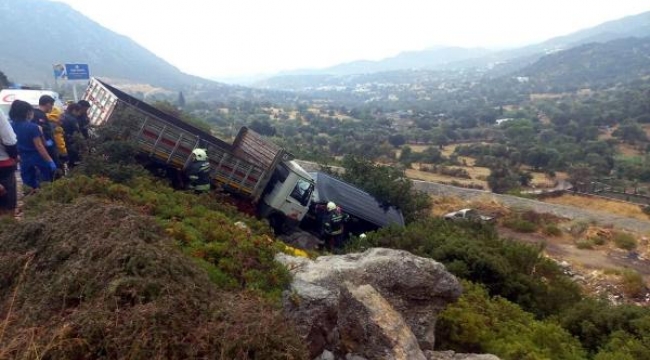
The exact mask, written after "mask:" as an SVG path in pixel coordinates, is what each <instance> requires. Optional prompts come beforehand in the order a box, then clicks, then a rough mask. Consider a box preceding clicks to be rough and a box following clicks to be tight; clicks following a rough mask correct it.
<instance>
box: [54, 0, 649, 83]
mask: <svg viewBox="0 0 650 360" xmlns="http://www.w3.org/2000/svg"><path fill="white" fill-rule="evenodd" d="M57 1H61V2H65V3H67V4H69V5H71V6H72V7H73V8H74V9H76V10H78V11H79V12H81V13H83V14H84V15H86V16H88V17H89V18H91V19H93V20H95V21H97V22H98V23H100V24H101V25H103V26H105V27H107V28H109V29H111V30H113V31H115V32H117V33H120V34H123V35H126V36H128V37H130V38H132V39H133V40H135V41H136V42H138V43H139V44H140V45H142V46H144V47H146V48H147V49H149V50H151V51H152V52H154V53H155V54H156V55H158V56H160V57H162V58H163V59H165V60H167V61H169V62H170V63H172V64H173V65H175V66H177V67H178V68H180V69H181V70H182V71H184V72H187V73H190V74H195V75H199V76H204V77H213V76H220V77H229V76H240V75H250V74H259V73H272V72H277V71H280V70H289V69H297V68H319V67H327V66H331V65H335V64H338V63H341V62H347V61H353V60H360V59H368V60H379V59H382V58H385V57H389V56H393V55H396V54H397V53H399V52H401V51H405V50H421V49H425V48H428V47H432V46H435V45H456V46H464V47H474V46H477V47H479V46H480V47H491V48H493V47H508V46H518V45H525V44H530V43H535V42H539V41H542V40H546V39H548V38H551V37H554V36H558V35H564V34H567V33H570V32H573V31H576V30H580V29H583V28H586V27H591V26H594V25H597V24H600V23H602V22H605V21H608V20H614V19H618V18H621V17H624V16H626V15H632V14H638V13H641V12H644V11H649V10H650V0H471V1H470V0H373V1H370V0H319V1H316V0H230V1H222V0H183V1H172V0H165V1H150V0H146V1H145V0H57Z"/></svg>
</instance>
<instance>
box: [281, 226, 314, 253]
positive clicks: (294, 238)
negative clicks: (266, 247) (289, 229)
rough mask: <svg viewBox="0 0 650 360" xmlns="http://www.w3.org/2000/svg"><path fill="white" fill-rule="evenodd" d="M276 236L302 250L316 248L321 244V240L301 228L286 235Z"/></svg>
mask: <svg viewBox="0 0 650 360" xmlns="http://www.w3.org/2000/svg"><path fill="white" fill-rule="evenodd" d="M278 238H279V239H280V240H282V241H283V242H284V243H285V244H287V245H290V246H293V247H295V248H298V249H304V250H316V249H318V248H319V247H320V246H321V245H322V244H323V240H321V239H319V238H317V237H316V236H314V235H312V234H310V233H308V232H306V231H302V230H298V231H294V232H293V233H291V234H287V235H280V236H278Z"/></svg>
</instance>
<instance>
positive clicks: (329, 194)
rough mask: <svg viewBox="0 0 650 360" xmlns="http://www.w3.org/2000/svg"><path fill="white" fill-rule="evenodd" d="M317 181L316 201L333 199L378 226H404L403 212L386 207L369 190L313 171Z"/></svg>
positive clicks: (349, 211) (312, 173)
mask: <svg viewBox="0 0 650 360" xmlns="http://www.w3.org/2000/svg"><path fill="white" fill-rule="evenodd" d="M310 175H311V176H312V177H313V178H314V181H316V188H315V190H314V193H313V195H312V199H313V200H314V201H315V202H316V203H326V202H328V201H333V202H335V203H336V205H338V206H340V207H341V209H342V210H343V211H344V212H346V213H348V214H350V215H352V216H355V217H357V218H360V219H363V220H365V221H368V222H370V223H373V224H375V225H377V226H378V227H382V226H387V225H390V224H397V225H401V226H404V217H403V216H402V213H401V212H400V211H399V210H397V209H395V208H394V207H385V206H382V204H381V203H380V202H379V201H377V200H376V199H375V198H374V197H373V196H372V195H370V194H368V193H367V192H365V191H363V190H361V189H359V188H357V187H355V186H353V185H350V184H348V183H346V182H343V181H341V180H339V179H336V178H334V177H332V176H329V175H327V174H325V173H322V172H311V173H310Z"/></svg>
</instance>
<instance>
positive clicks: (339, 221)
mask: <svg viewBox="0 0 650 360" xmlns="http://www.w3.org/2000/svg"><path fill="white" fill-rule="evenodd" d="M326 210H327V212H326V213H325V216H323V227H322V231H323V235H324V236H325V243H326V246H327V247H328V248H329V250H331V251H334V250H336V249H340V248H342V247H343V235H344V234H343V230H344V229H343V223H344V222H345V221H346V220H347V217H348V216H347V214H344V213H343V211H342V210H341V208H340V207H338V206H336V203H334V202H333V201H330V202H328V203H327V206H326Z"/></svg>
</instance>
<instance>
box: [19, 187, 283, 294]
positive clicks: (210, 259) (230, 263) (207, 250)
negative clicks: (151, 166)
mask: <svg viewBox="0 0 650 360" xmlns="http://www.w3.org/2000/svg"><path fill="white" fill-rule="evenodd" d="M85 196H95V197H99V198H101V199H106V200H107V201H115V202H120V203H124V204H127V205H131V206H134V207H135V208H137V209H139V210H140V211H141V212H142V213H144V214H147V215H151V216H153V217H154V218H155V219H156V220H157V222H158V223H159V224H160V225H161V227H162V228H163V229H164V230H165V232H166V233H167V235H168V236H170V237H172V238H173V239H175V240H176V242H177V244H178V246H180V248H181V249H182V250H183V252H185V253H186V254H188V255H190V256H192V257H194V258H197V259H201V260H203V261H204V262H206V263H207V264H209V266H208V265H206V264H205V263H200V264H201V265H202V266H203V267H204V268H206V270H208V274H209V275H210V277H211V278H212V279H213V280H214V281H216V282H217V283H218V285H220V286H222V287H223V288H226V289H237V288H241V289H250V290H254V291H258V292H260V293H262V294H265V295H268V296H270V297H273V298H279V296H280V294H281V291H282V290H283V289H284V288H285V286H286V285H287V284H288V282H289V281H290V276H289V274H288V272H287V270H286V269H285V268H284V267H283V266H282V265H280V264H279V263H276V262H275V261H274V260H273V258H274V255H275V254H276V253H277V252H278V251H280V250H281V248H282V245H280V244H279V243H275V242H274V241H272V240H271V237H270V235H271V234H272V230H271V229H270V228H269V226H268V225H267V224H266V223H263V222H260V221H258V220H256V219H254V218H251V217H249V216H246V215H244V214H242V213H240V212H238V211H237V209H236V208H234V207H233V206H231V205H229V204H226V203H223V202H222V199H220V198H219V197H218V195H215V194H202V195H198V196H197V195H194V194H190V193H186V192H180V191H174V190H173V189H172V188H170V187H168V186H166V185H165V184H163V183H161V182H159V181H156V180H154V179H152V178H149V177H136V178H133V179H131V180H130V181H128V182H127V183H126V184H118V183H114V182H112V181H110V180H108V179H106V178H101V177H99V178H90V177H87V176H82V175H78V176H73V177H70V178H64V179H60V180H57V181H55V182H54V183H52V184H51V185H49V186H45V187H43V188H42V189H41V191H40V192H39V193H38V194H37V195H36V196H34V197H30V198H29V199H27V202H28V204H27V206H26V209H27V211H28V213H30V214H36V213H38V212H40V211H42V210H43V209H44V208H47V207H48V206H49V204H50V203H53V202H54V203H71V202H73V201H74V200H75V199H78V198H80V197H85ZM237 221H243V222H244V223H246V224H247V225H248V227H249V228H250V229H251V232H250V233H249V232H247V231H245V230H242V229H240V228H239V227H237V226H235V225H234V223H235V222H237Z"/></svg>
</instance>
